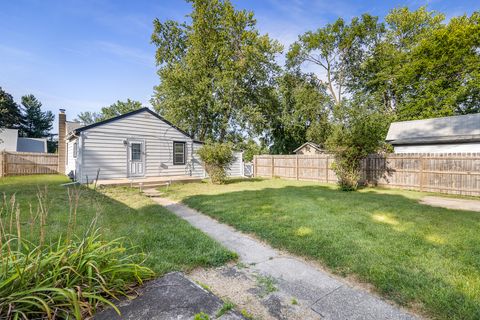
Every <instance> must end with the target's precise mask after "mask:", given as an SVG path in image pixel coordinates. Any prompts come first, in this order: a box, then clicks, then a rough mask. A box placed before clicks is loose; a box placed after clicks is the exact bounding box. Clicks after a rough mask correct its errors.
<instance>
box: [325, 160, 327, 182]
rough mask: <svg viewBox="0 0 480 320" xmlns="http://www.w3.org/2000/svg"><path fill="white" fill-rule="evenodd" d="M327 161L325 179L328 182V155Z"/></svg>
mask: <svg viewBox="0 0 480 320" xmlns="http://www.w3.org/2000/svg"><path fill="white" fill-rule="evenodd" d="M325 161H326V165H325V180H326V182H327V183H328V156H327V158H326V159H325Z"/></svg>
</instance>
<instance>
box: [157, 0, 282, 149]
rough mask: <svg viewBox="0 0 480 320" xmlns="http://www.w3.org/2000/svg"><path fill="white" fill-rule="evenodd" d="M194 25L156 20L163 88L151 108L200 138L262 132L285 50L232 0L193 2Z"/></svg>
mask: <svg viewBox="0 0 480 320" xmlns="http://www.w3.org/2000/svg"><path fill="white" fill-rule="evenodd" d="M188 2H190V3H191V4H192V7H193V11H192V13H191V14H190V18H191V23H190V24H187V23H178V22H175V21H165V22H160V21H159V20H158V19H156V20H155V21H154V33H153V35H152V42H153V43H154V44H155V45H156V46H157V53H156V59H157V64H158V65H159V70H158V75H159V76H160V81H161V82H160V84H159V85H158V86H157V87H155V97H154V99H153V100H152V104H153V105H154V107H155V109H156V110H157V111H159V112H160V113H161V114H162V115H163V116H165V117H166V118H167V119H168V120H170V121H172V122H173V123H175V124H176V125H178V126H179V127H181V128H183V129H184V130H186V131H187V132H189V133H190V134H192V135H194V136H195V137H196V138H198V139H201V140H205V139H214V140H218V141H221V142H223V141H227V140H232V139H233V137H237V136H238V135H239V134H240V135H242V134H243V133H245V132H249V133H253V132H258V131H259V130H261V127H262V126H261V125H259V124H262V123H264V121H265V119H263V118H262V114H263V112H262V108H263V107H264V106H265V104H266V103H267V101H268V99H269V98H270V96H269V95H270V93H271V91H272V90H273V87H272V84H273V83H272V80H273V77H272V76H273V74H274V73H275V72H276V71H277V70H278V66H277V65H276V63H275V55H276V54H277V53H278V52H280V50H281V46H280V45H279V44H278V43H277V42H276V41H273V40H271V39H270V38H269V37H268V36H267V35H260V34H259V32H258V31H257V29H256V21H255V19H254V17H253V13H252V12H248V11H245V10H241V11H238V10H235V8H234V7H233V5H232V3H231V2H230V1H229V0H224V1H223V0H190V1H188Z"/></svg>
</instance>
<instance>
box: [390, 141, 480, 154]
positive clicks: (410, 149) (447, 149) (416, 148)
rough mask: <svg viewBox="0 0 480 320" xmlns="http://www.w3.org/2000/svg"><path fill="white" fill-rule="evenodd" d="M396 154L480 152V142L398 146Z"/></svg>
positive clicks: (395, 147)
mask: <svg viewBox="0 0 480 320" xmlns="http://www.w3.org/2000/svg"><path fill="white" fill-rule="evenodd" d="M394 149H395V153H457V152H480V142H474V143H448V144H431V145H405V146H402V145H396V146H394Z"/></svg>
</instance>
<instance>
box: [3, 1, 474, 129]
mask: <svg viewBox="0 0 480 320" xmlns="http://www.w3.org/2000/svg"><path fill="white" fill-rule="evenodd" d="M233 2H234V3H235V5H236V7H237V8H245V9H248V10H253V11H254V13H255V17H256V18H257V21H258V28H259V29H260V31H261V32H262V33H268V34H269V35H270V36H271V37H272V38H275V39H277V40H279V41H280V42H281V43H282V44H284V45H285V46H286V47H288V45H289V44H290V43H292V42H293V41H295V39H296V38H297V36H298V35H299V34H301V33H303V32H305V31H307V30H312V29H316V28H318V27H321V26H323V25H325V24H326V23H328V22H333V21H334V20H335V19H336V18H338V17H340V16H341V17H343V18H345V19H350V18H351V17H353V16H356V15H359V14H362V13H365V12H368V13H371V14H374V15H378V16H380V17H383V16H384V15H385V14H386V13H387V12H388V11H389V10H390V9H391V8H394V7H399V6H408V7H410V8H412V9H415V8H417V7H419V6H421V5H427V7H428V8H429V9H431V10H437V11H440V12H443V13H445V14H446V16H447V18H449V17H452V16H456V15H462V14H464V13H467V14H470V13H471V12H473V11H475V10H480V2H479V1H466V0H456V1H433V0H430V1H418V0H411V1H385V0H384V1H373V0H363V1H361V0H357V1H354V0H335V1H333V0H313V1H303V0H257V1H255V0H243V1H241V0H234V1H233ZM189 12H190V5H189V4H188V3H186V2H184V1H182V0H170V1H164V0H151V1H147V0H139V1H127V0H63V1H60V0H58V1H50V0H15V1H13V0H12V1H3V3H2V10H1V11H0V86H1V87H3V89H4V90H6V91H7V92H9V93H11V94H12V95H13V96H14V98H15V100H17V101H19V100H20V97H21V96H22V95H24V94H27V93H32V94H34V95H35V96H36V97H37V98H39V99H40V101H41V102H42V103H43V105H44V107H45V108H46V109H48V110H52V111H53V112H54V113H55V114H56V113H57V111H58V109H59V108H65V109H66V110H67V115H68V117H69V119H73V118H74V117H75V116H76V115H77V114H78V113H79V112H81V111H96V110H99V109H100V108H101V107H103V106H108V105H110V104H112V103H114V102H115V101H116V100H126V99H127V98H131V99H135V100H139V101H141V102H143V103H144V104H145V105H149V102H148V101H149V99H150V97H151V95H152V93H153V86H154V85H156V84H158V82H159V79H158V76H157V75H156V67H155V61H154V54H155V48H154V47H153V45H151V44H150V35H151V32H152V21H153V19H154V18H156V17H157V18H159V19H160V20H166V19H174V20H181V21H183V20H185V15H187V14H188V13H189ZM55 130H56V129H55Z"/></svg>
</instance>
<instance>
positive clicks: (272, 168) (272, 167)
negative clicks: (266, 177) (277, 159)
mask: <svg viewBox="0 0 480 320" xmlns="http://www.w3.org/2000/svg"><path fill="white" fill-rule="evenodd" d="M270 169H271V170H272V172H271V174H270V175H271V177H272V178H273V170H274V169H275V167H274V165H273V155H272V166H271V168H270Z"/></svg>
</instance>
